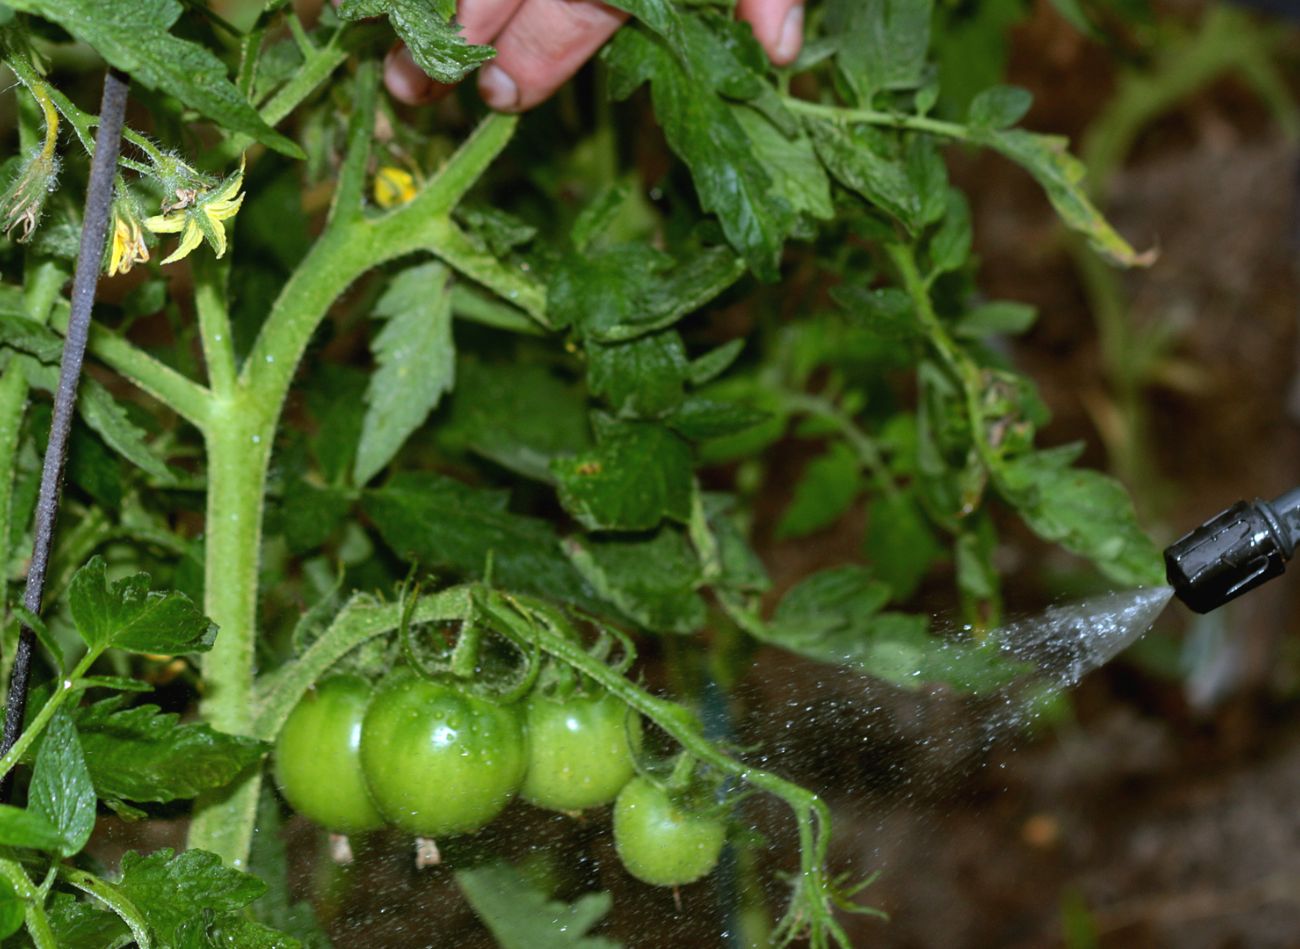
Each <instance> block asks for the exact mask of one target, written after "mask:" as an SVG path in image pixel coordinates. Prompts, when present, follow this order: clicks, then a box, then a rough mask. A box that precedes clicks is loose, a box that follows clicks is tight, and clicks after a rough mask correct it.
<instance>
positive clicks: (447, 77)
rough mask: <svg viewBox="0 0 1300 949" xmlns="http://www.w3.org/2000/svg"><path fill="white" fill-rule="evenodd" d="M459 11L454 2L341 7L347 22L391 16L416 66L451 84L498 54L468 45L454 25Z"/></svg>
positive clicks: (391, 0) (380, 1) (372, 1)
mask: <svg viewBox="0 0 1300 949" xmlns="http://www.w3.org/2000/svg"><path fill="white" fill-rule="evenodd" d="M455 12H456V5H455V2H454V0H343V2H342V3H340V4H339V8H338V14H339V16H340V17H341V18H342V19H344V20H364V19H365V18H366V17H372V16H386V17H388V22H389V23H391V24H392V26H393V30H394V32H396V33H397V35H398V36H400V37H401V38H402V40H403V41H404V42H405V43H406V48H407V49H409V50H410V51H411V58H412V59H414V60H415V63H416V65H418V66H419V67H420V68H421V69H423V70H424V71H425V73H427V74H428V76H429V77H430V78H431V79H435V80H437V81H438V82H442V83H447V84H449V85H450V84H453V83H457V82H460V81H461V80H462V79H464V78H465V76H466V75H467V74H468V73H469V72H470V71H472V70H474V69H476V68H477V67H478V66H480V65H481V64H483V63H485V62H487V61H488V60H489V59H491V58H492V57H493V56H495V55H496V50H494V49H493V48H492V47H491V46H471V45H470V44H468V43H466V42H465V40H464V39H463V38H462V37H461V35H460V26H459V25H457V24H456V23H454V22H452V15H453V14H454V13H455Z"/></svg>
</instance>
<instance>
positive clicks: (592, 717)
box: [275, 670, 726, 886]
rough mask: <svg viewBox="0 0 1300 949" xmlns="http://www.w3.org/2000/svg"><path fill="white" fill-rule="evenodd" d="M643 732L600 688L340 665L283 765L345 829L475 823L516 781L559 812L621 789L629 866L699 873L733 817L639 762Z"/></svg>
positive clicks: (294, 729) (619, 841)
mask: <svg viewBox="0 0 1300 949" xmlns="http://www.w3.org/2000/svg"><path fill="white" fill-rule="evenodd" d="M640 745H641V720H640V718H639V716H637V715H636V713H635V712H633V711H632V710H631V709H630V708H628V707H627V706H626V705H625V704H624V703H623V702H622V701H620V700H619V699H617V698H615V697H614V696H612V695H610V694H609V693H607V692H604V691H596V690H587V691H580V690H571V691H569V692H568V693H567V694H562V695H561V694H553V693H551V692H549V691H548V690H544V689H541V688H537V689H534V690H533V691H532V692H530V693H529V694H528V696H527V697H526V698H524V699H523V700H521V701H518V702H515V703H512V704H504V703H501V702H498V701H495V700H493V699H491V698H488V697H486V696H483V695H479V694H476V693H475V692H473V691H471V690H469V689H468V688H467V687H464V686H461V685H458V684H455V683H445V682H442V681H437V680H433V679H428V678H424V677H422V676H420V675H418V674H416V673H415V672H414V671H411V670H399V671H397V672H394V673H392V674H390V675H389V676H388V677H387V678H386V679H384V680H383V681H382V682H380V683H379V684H378V685H377V686H372V685H371V684H370V683H369V682H367V681H366V680H365V679H363V678H361V677H359V676H353V675H336V676H332V677H329V678H326V679H323V680H322V681H320V682H319V683H317V684H316V686H315V687H314V688H313V689H311V690H310V691H309V692H307V694H306V695H305V696H304V697H303V699H302V701H301V702H299V703H298V705H297V707H296V708H295V709H294V710H293V712H292V713H291V714H290V715H289V718H288V719H287V720H286V722H285V724H284V728H283V729H282V730H281V732H280V737H279V739H278V740H277V742H276V747H275V776H276V781H277V783H278V785H279V788H280V791H281V793H282V794H283V795H284V796H285V798H286V799H287V800H288V801H289V803H290V804H291V805H292V806H293V808H294V809H295V810H296V811H298V813H300V814H302V815H304V816H305V817H307V818H309V819H310V820H312V821H315V822H316V823H318V824H320V825H322V826H324V827H326V828H328V829H329V830H331V831H335V832H336V833H341V834H358V833H362V832H365V831H371V830H378V829H380V828H382V827H385V826H390V827H395V828H398V829H399V830H402V831H405V832H407V833H410V834H413V835H415V836H418V837H426V838H435V839H436V838H439V837H445V836H450V835H454V834H468V833H473V832H474V831H477V830H479V829H480V828H482V827H484V826H486V825H487V824H488V823H489V822H491V821H492V820H493V819H494V818H495V817H496V816H497V815H499V814H500V813H501V812H502V811H503V810H504V809H505V807H506V805H507V804H509V803H510V801H511V800H512V799H513V798H514V797H515V796H516V795H518V796H519V797H521V798H523V799H524V800H525V801H527V802H528V803H530V804H532V805H534V806H536V807H540V808H545V809H547V810H552V811H561V812H565V813H572V812H576V811H583V810H586V809H587V808H592V807H601V806H603V805H606V804H609V803H610V802H613V803H614V844H615V847H616V848H617V850H618V855H619V858H620V859H621V860H622V862H623V865H624V867H626V868H627V871H628V872H629V873H631V874H632V875H633V876H634V877H636V878H637V879H639V880H643V881H644V882H646V883H651V884H655V885H658V886H678V885H682V884H686V883H691V882H694V881H695V880H698V879H700V878H701V877H703V876H705V875H707V874H708V873H710V872H711V871H712V870H713V868H714V867H715V866H716V865H717V862H718V857H719V854H720V853H721V851H722V846H723V843H724V841H725V838H726V825H725V821H724V819H723V818H722V816H720V815H719V814H718V813H717V812H716V809H699V808H695V807H692V806H690V805H689V804H687V803H686V802H685V801H684V800H683V799H682V797H681V796H680V795H679V794H677V793H676V792H674V791H672V790H670V789H669V788H668V787H666V786H664V785H663V784H661V783H660V782H658V781H656V780H655V779H653V778H651V777H646V776H640V775H638V774H637V755H638V753H639V752H640Z"/></svg>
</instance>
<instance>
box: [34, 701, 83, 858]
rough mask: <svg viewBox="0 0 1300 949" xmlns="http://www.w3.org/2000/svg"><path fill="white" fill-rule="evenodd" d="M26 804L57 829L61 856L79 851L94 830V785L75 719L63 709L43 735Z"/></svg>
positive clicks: (57, 849)
mask: <svg viewBox="0 0 1300 949" xmlns="http://www.w3.org/2000/svg"><path fill="white" fill-rule="evenodd" d="M27 807H28V809H29V810H30V811H31V812H32V814H33V815H35V816H37V817H40V818H44V819H45V821H46V822H47V823H48V824H49V825H50V826H51V827H53V828H54V829H55V830H57V831H58V834H59V845H58V847H57V848H56V850H55V852H56V853H58V855H59V856H61V857H71V856H72V855H73V854H75V853H78V852H79V851H80V850H81V848H82V847H84V846H85V845H86V841H87V840H89V839H90V833H91V831H93V830H94V829H95V786H94V784H92V783H91V780H90V772H89V771H88V770H87V769H86V759H85V756H84V755H83V754H82V751H81V743H80V742H79V741H78V739H77V728H76V726H75V725H73V724H72V718H71V717H70V716H69V715H68V713H67V712H66V711H64V710H62V709H60V710H59V711H58V712H56V713H55V714H54V717H53V718H51V719H50V723H49V725H47V726H46V728H45V732H44V734H42V735H41V743H40V748H39V749H38V750H37V752H36V765H35V767H34V768H33V770H32V783H31V785H30V787H29V788H28V791H27Z"/></svg>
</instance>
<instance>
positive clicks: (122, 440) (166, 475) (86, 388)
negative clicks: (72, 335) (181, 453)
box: [77, 379, 176, 485]
mask: <svg viewBox="0 0 1300 949" xmlns="http://www.w3.org/2000/svg"><path fill="white" fill-rule="evenodd" d="M77 412H78V413H79V414H80V415H81V418H82V419H83V420H84V421H85V423H86V425H88V426H89V427H90V429H91V430H92V431H94V432H95V433H96V434H97V435H99V437H100V438H102V439H104V442H105V443H106V444H107V445H108V446H109V447H110V448H112V449H113V450H114V451H115V452H117V453H118V454H119V455H121V456H122V457H123V458H125V459H126V460H127V461H129V462H131V464H133V465H135V466H136V467H137V468H139V469H140V470H141V471H143V472H145V473H146V474H150V475H152V476H153V477H155V478H157V479H158V480H159V481H161V482H162V483H163V484H164V485H168V484H174V483H175V481H176V475H175V473H174V472H173V471H172V470H171V468H169V467H167V464H166V463H165V462H164V461H163V460H162V459H161V458H159V457H158V456H157V455H156V454H155V453H154V450H153V449H152V448H151V447H149V443H148V442H146V441H145V439H144V433H143V432H142V431H140V429H139V428H137V427H136V426H135V424H134V423H133V422H132V421H131V420H130V418H128V417H127V414H126V410H125V409H124V408H123V407H122V406H121V405H120V404H119V403H118V402H117V400H116V399H114V398H113V396H112V395H111V394H110V393H109V391H108V390H107V389H105V388H104V387H103V386H102V385H100V384H99V383H98V382H96V381H94V380H93V379H83V380H82V382H81V392H80V398H79V399H77Z"/></svg>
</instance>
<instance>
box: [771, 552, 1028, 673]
mask: <svg viewBox="0 0 1300 949" xmlns="http://www.w3.org/2000/svg"><path fill="white" fill-rule="evenodd" d="M888 599H889V587H888V586H887V585H886V584H883V583H880V582H879V581H877V580H875V579H874V577H873V576H872V574H871V571H868V570H865V569H863V568H861V567H854V566H846V567H833V568H831V569H829V570H823V571H821V572H819V573H814V574H813V575H812V576H810V577H808V578H807V579H805V580H804V581H803V582H801V583H799V584H798V585H797V586H795V587H794V588H792V589H791V590H790V591H789V592H788V593H787V594H786V595H785V597H784V598H782V600H781V602H780V604H778V606H777V609H776V612H775V613H774V614H773V616H772V620H771V622H770V624H769V625H768V627H767V631H766V638H767V640H768V641H769V642H772V643H775V644H776V645H779V646H782V647H783V648H786V649H789V650H791V651H793V652H797V653H799V654H800V655H804V656H808V657H809V658H812V659H817V660H820V661H823V662H833V663H836V664H839V665H848V666H852V667H854V668H857V669H860V670H862V671H863V672H865V673H867V674H868V675H871V676H874V677H876V678H878V679H883V680H885V681H887V682H890V683H893V684H894V685H896V686H899V687H901V688H904V689H918V688H921V687H922V686H924V685H926V684H927V683H931V682H944V683H947V684H948V685H951V686H954V687H956V688H958V689H961V690H963V691H972V692H978V691H983V690H985V689H988V688H991V687H993V686H996V685H999V684H1002V683H1004V682H1006V681H1007V680H1008V679H1009V678H1010V677H1012V676H1013V675H1014V674H1015V673H1016V671H1017V668H1018V667H1017V666H1016V664H1014V663H1010V662H1008V661H1006V660H1003V659H1002V658H1001V657H1000V656H999V654H998V653H997V651H996V649H993V650H982V649H979V648H977V647H974V646H971V645H969V644H964V643H958V642H950V641H947V640H943V639H940V638H938V637H936V636H932V635H930V634H929V632H928V631H927V629H928V626H929V622H928V619H927V617H925V616H923V615H912V614H907V613H882V612H880V610H881V608H882V607H883V606H884V604H885V603H886V601H887V600H888Z"/></svg>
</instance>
